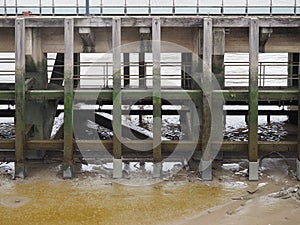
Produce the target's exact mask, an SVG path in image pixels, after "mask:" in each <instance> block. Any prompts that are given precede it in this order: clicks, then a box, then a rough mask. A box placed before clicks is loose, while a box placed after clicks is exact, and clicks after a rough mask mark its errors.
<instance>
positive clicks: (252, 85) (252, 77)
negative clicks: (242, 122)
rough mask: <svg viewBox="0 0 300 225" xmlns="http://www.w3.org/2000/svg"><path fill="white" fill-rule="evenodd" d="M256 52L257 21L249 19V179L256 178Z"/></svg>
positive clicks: (257, 47)
mask: <svg viewBox="0 0 300 225" xmlns="http://www.w3.org/2000/svg"><path fill="white" fill-rule="evenodd" d="M258 53H259V22H258V19H256V18H251V19H250V27H249V59H250V61H249V113H248V115H249V123H248V159H249V180H251V181H256V180H258V134H257V131H258V66H259V65H258Z"/></svg>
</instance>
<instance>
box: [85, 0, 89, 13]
mask: <svg viewBox="0 0 300 225" xmlns="http://www.w3.org/2000/svg"><path fill="white" fill-rule="evenodd" d="M85 15H86V16H89V15H90V0H85Z"/></svg>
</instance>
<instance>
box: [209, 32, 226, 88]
mask: <svg viewBox="0 0 300 225" xmlns="http://www.w3.org/2000/svg"><path fill="white" fill-rule="evenodd" d="M224 54H225V28H214V31H213V59H212V60H213V65H212V72H213V73H214V76H215V77H216V78H217V80H218V81H219V85H220V87H221V88H223V87H224V69H225V67H224Z"/></svg>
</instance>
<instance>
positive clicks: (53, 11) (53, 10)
mask: <svg viewBox="0 0 300 225" xmlns="http://www.w3.org/2000/svg"><path fill="white" fill-rule="evenodd" d="M54 14H55V7H54V0H52V16H54Z"/></svg>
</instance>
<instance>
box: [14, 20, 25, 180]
mask: <svg viewBox="0 0 300 225" xmlns="http://www.w3.org/2000/svg"><path fill="white" fill-rule="evenodd" d="M15 46H16V47H15V52H16V64H15V70H16V71H15V73H16V75H15V76H16V78H15V99H16V102H15V104H16V111H15V120H16V121H15V128H16V142H15V156H16V161H15V177H20V178H25V176H26V165H25V163H26V162H25V150H24V146H25V19H23V18H17V19H16V21H15Z"/></svg>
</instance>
